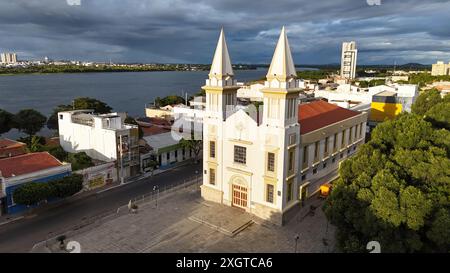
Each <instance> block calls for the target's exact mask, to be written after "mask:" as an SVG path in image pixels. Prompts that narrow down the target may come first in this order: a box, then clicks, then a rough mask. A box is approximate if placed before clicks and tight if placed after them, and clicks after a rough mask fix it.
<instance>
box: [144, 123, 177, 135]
mask: <svg viewBox="0 0 450 273" xmlns="http://www.w3.org/2000/svg"><path fill="white" fill-rule="evenodd" d="M141 128H142V131H143V133H144V136H152V135H158V134H162V133H167V132H170V128H165V127H160V126H155V125H152V126H150V127H141Z"/></svg>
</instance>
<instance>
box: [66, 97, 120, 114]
mask: <svg viewBox="0 0 450 273" xmlns="http://www.w3.org/2000/svg"><path fill="white" fill-rule="evenodd" d="M73 107H74V109H92V110H94V112H95V113H97V114H107V113H111V110H112V108H111V107H110V106H109V105H108V104H106V103H105V102H102V101H100V100H97V99H93V98H89V97H80V98H76V99H75V100H74V101H73Z"/></svg>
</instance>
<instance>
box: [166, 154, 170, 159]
mask: <svg viewBox="0 0 450 273" xmlns="http://www.w3.org/2000/svg"><path fill="white" fill-rule="evenodd" d="M166 159H167V160H170V152H169V153H166Z"/></svg>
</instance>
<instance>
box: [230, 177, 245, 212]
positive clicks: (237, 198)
mask: <svg viewBox="0 0 450 273" xmlns="http://www.w3.org/2000/svg"><path fill="white" fill-rule="evenodd" d="M232 181H233V182H232V184H231V194H232V202H231V205H232V206H233V207H237V208H241V209H246V208H247V207H248V188H247V185H246V183H245V181H244V180H243V179H242V178H240V177H236V178H234V179H233V180H232Z"/></svg>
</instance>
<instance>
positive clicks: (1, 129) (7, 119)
mask: <svg viewBox="0 0 450 273" xmlns="http://www.w3.org/2000/svg"><path fill="white" fill-rule="evenodd" d="M13 118H14V115H13V114H11V113H9V112H8V111H5V110H2V109H0V135H1V134H4V133H7V132H9V130H11V128H13Z"/></svg>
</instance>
